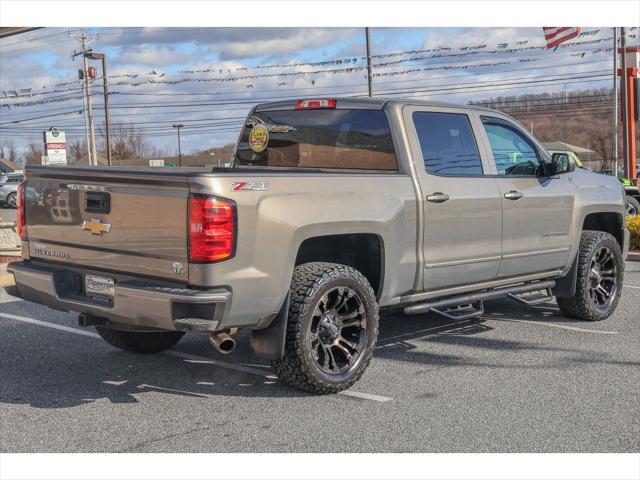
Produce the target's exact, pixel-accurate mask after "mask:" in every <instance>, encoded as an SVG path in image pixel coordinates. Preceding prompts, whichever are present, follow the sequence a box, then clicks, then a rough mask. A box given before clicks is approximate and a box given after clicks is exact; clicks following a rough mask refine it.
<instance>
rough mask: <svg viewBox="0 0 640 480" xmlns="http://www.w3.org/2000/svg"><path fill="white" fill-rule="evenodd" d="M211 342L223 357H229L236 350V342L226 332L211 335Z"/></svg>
mask: <svg viewBox="0 0 640 480" xmlns="http://www.w3.org/2000/svg"><path fill="white" fill-rule="evenodd" d="M209 342H210V343H211V345H213V348H215V349H216V350H218V351H219V352H220V353H222V354H223V355H228V354H230V353H231V352H233V351H234V350H235V349H236V341H235V340H234V339H233V337H232V336H231V335H229V334H228V333H225V332H219V333H210V334H209Z"/></svg>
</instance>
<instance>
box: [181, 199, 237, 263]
mask: <svg viewBox="0 0 640 480" xmlns="http://www.w3.org/2000/svg"><path fill="white" fill-rule="evenodd" d="M236 231H237V215H236V203H235V202H234V201H233V200H228V199H226V198H219V197H213V196H209V195H199V194H191V195H189V261H191V262H198V263H202V262H204V263H206V262H219V261H221V260H227V259H229V258H232V257H233V256H234V255H235V249H236Z"/></svg>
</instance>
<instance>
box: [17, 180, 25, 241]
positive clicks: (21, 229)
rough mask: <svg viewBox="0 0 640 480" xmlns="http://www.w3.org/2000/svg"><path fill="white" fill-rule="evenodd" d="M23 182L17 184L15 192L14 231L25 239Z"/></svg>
mask: <svg viewBox="0 0 640 480" xmlns="http://www.w3.org/2000/svg"><path fill="white" fill-rule="evenodd" d="M24 204H25V190H24V182H23V183H21V184H20V185H18V189H17V192H16V231H17V232H18V235H19V236H20V238H21V239H22V240H26V239H27V218H26V215H25V213H24V211H25V205H24Z"/></svg>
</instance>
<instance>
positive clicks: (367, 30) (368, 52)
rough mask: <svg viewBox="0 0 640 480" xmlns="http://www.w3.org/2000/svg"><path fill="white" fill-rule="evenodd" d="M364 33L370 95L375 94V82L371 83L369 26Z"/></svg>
mask: <svg viewBox="0 0 640 480" xmlns="http://www.w3.org/2000/svg"><path fill="white" fill-rule="evenodd" d="M364 34H365V37H366V40H367V82H368V84H369V96H370V97H372V96H373V84H372V83H371V37H370V35H369V27H365V28H364Z"/></svg>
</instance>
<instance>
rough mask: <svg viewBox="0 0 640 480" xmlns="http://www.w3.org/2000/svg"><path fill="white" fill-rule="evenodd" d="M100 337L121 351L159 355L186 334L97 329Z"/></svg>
mask: <svg viewBox="0 0 640 480" xmlns="http://www.w3.org/2000/svg"><path fill="white" fill-rule="evenodd" d="M96 331H97V332H98V335H100V336H101V337H102V339H103V340H104V341H105V342H107V343H108V344H109V345H112V346H114V347H116V348H119V349H120V350H125V351H127V352H134V353H158V352H162V351H163V350H166V349H168V348H171V347H173V346H174V345H175V344H176V343H178V341H179V340H180V339H181V338H182V336H183V335H184V332H128V331H124V330H113V329H111V328H106V327H96Z"/></svg>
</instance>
